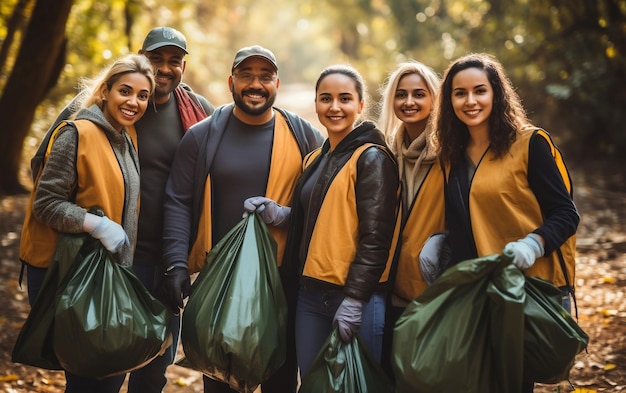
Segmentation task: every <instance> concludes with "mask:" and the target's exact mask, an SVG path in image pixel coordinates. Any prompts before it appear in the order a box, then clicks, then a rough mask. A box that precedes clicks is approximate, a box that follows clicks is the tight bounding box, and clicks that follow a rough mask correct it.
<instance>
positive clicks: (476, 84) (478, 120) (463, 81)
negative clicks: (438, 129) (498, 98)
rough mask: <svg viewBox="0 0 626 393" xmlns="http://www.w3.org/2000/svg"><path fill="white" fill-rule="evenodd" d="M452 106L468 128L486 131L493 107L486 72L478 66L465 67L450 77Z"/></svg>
mask: <svg viewBox="0 0 626 393" xmlns="http://www.w3.org/2000/svg"><path fill="white" fill-rule="evenodd" d="M451 100H452V108H453V109H454V113H455V114H456V116H457V117H458V118H459V120H461V121H462V122H463V123H465V125H467V128H468V129H469V130H470V132H471V131H472V130H482V131H488V127H489V116H490V115H491V110H492V108H493V88H492V86H491V83H489V80H488V79H487V73H486V72H485V71H483V70H481V69H478V68H473V67H472V68H466V69H464V70H462V71H459V72H458V73H457V74H456V75H455V76H454V78H453V79H452V97H451Z"/></svg>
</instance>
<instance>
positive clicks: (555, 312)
mask: <svg viewBox="0 0 626 393" xmlns="http://www.w3.org/2000/svg"><path fill="white" fill-rule="evenodd" d="M524 288H525V289H526V303H525V304H524V315H525V321H524V329H525V335H524V376H525V378H526V379H528V380H533V381H535V382H540V383H558V382H560V381H563V380H567V379H568V378H569V371H570V369H571V368H572V365H573V364H574V360H575V357H576V355H577V354H579V353H580V352H581V351H582V350H584V349H585V348H587V344H588V343H589V336H587V334H586V333H585V332H584V331H583V330H582V329H581V328H580V327H579V326H578V324H577V323H576V321H575V320H574V319H573V318H572V316H571V315H570V313H569V312H568V311H567V310H565V309H564V308H563V307H562V306H561V290H560V289H559V288H557V287H555V286H554V285H553V284H552V283H551V282H549V281H545V280H542V279H540V278H537V277H526V284H525V285H524Z"/></svg>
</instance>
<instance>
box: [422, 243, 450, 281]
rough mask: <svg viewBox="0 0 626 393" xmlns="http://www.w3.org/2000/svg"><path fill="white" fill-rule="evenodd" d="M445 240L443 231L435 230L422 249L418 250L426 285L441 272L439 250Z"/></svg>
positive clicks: (442, 267)
mask: <svg viewBox="0 0 626 393" xmlns="http://www.w3.org/2000/svg"><path fill="white" fill-rule="evenodd" d="M445 241H446V235H445V233H443V232H437V233H435V234H433V235H431V236H430V237H429V238H428V239H427V240H426V243H424V247H422V251H420V255H419V262H420V270H421V272H422V276H423V277H424V280H425V281H426V282H427V283H428V285H430V284H432V283H433V282H434V281H435V280H436V279H437V277H439V276H440V275H441V273H443V269H444V266H442V261H441V250H442V248H443V245H444V242H445Z"/></svg>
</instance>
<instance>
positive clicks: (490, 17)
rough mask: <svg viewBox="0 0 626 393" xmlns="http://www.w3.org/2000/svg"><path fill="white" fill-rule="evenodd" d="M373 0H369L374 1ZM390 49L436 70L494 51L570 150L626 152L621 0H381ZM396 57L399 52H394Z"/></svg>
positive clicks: (539, 117) (532, 109)
mask: <svg viewBox="0 0 626 393" xmlns="http://www.w3.org/2000/svg"><path fill="white" fill-rule="evenodd" d="M372 1H373V0H372ZM387 4H388V6H389V9H390V11H391V15H392V16H393V18H394V19H395V20H396V22H397V24H398V29H397V46H396V49H395V50H396V52H397V53H398V54H399V55H406V56H407V57H412V58H415V59H417V60H421V61H423V62H425V63H426V64H428V65H430V66H432V67H433V68H435V69H436V70H441V71H443V70H445V68H446V66H447V63H448V61H450V60H452V59H454V58H456V57H458V56H460V55H463V54H466V53H469V52H488V53H491V54H493V55H495V56H496V57H497V58H498V59H499V60H500V61H501V62H502V63H503V65H504V67H505V68H506V71H507V73H508V75H509V77H510V78H511V80H512V81H513V84H514V85H515V86H516V87H517V88H518V90H519V92H520V96H521V97H522V99H523V100H524V102H525V105H526V107H527V109H528V111H529V114H530V116H531V118H532V119H533V120H534V121H535V122H536V123H537V125H538V126H541V127H545V128H546V129H547V130H548V131H551V132H552V133H553V134H554V135H556V136H557V138H560V139H561V140H562V141H564V142H567V144H568V149H569V150H570V151H581V152H583V151H584V152H585V154H586V156H587V157H591V156H594V155H595V156H599V157H603V158H605V157H612V158H620V159H625V158H626V155H624V154H621V152H622V151H624V150H625V149H626V133H625V132H624V124H625V123H626V112H625V111H623V110H622V108H623V107H624V104H626V87H625V81H626V1H625V0H553V1H549V2H546V1H543V0H511V1H508V2H506V3H504V2H501V1H499V0H471V1H470V0H415V1H405V0H388V1H387ZM397 57H399V58H402V56H397Z"/></svg>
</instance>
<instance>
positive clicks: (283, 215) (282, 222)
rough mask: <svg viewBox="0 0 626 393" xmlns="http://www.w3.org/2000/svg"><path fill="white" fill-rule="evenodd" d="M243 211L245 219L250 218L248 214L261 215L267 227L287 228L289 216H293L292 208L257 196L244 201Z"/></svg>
mask: <svg viewBox="0 0 626 393" xmlns="http://www.w3.org/2000/svg"><path fill="white" fill-rule="evenodd" d="M261 206H263V207H261ZM243 210H244V213H243V217H244V218H246V217H248V214H250V213H252V212H255V211H256V212H258V213H259V214H260V215H261V218H262V219H263V221H264V222H265V223H266V224H267V225H273V226H276V227H285V226H287V224H289V216H290V215H291V208H290V207H288V206H281V205H279V204H278V203H276V202H274V201H273V200H271V199H269V198H266V197H263V196H255V197H251V198H248V199H246V200H245V201H243Z"/></svg>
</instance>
